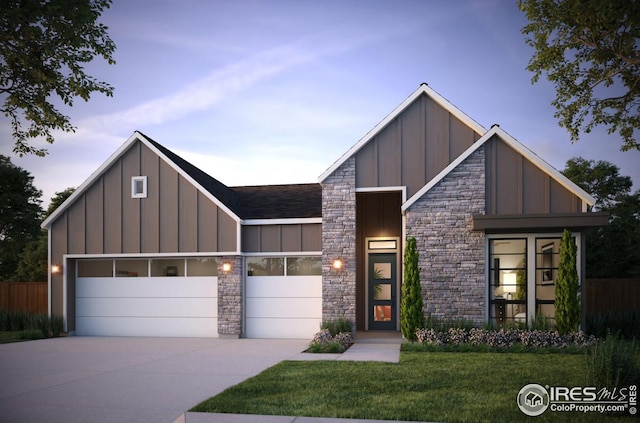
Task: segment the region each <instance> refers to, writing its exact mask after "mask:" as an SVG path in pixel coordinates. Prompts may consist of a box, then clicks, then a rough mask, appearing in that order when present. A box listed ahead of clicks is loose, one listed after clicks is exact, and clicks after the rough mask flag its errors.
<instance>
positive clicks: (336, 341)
mask: <svg viewBox="0 0 640 423" xmlns="http://www.w3.org/2000/svg"><path fill="white" fill-rule="evenodd" d="M352 341H353V338H352V336H351V332H350V331H349V332H340V333H337V334H336V335H335V336H333V335H331V332H330V331H329V329H322V330H320V332H318V333H316V334H315V335H314V336H313V339H312V340H311V342H310V343H309V349H308V351H309V352H312V353H341V352H344V351H346V350H347V348H349V345H351V342H352Z"/></svg>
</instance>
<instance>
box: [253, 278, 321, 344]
mask: <svg viewBox="0 0 640 423" xmlns="http://www.w3.org/2000/svg"><path fill="white" fill-rule="evenodd" d="M246 286H247V297H246V298H247V304H246V313H247V320H246V336H247V337H248V338H294V339H311V338H312V337H313V335H314V334H315V333H316V332H318V330H320V323H321V321H322V276H248V277H247V285H246Z"/></svg>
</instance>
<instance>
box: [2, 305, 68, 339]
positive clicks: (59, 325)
mask: <svg viewBox="0 0 640 423" xmlns="http://www.w3.org/2000/svg"><path fill="white" fill-rule="evenodd" d="M63 327H64V326H63V319H62V317H60V316H51V317H49V316H48V315H46V314H43V313H39V314H29V313H27V312H25V311H16V310H2V309H0V330H2V331H27V332H31V331H34V330H35V331H40V332H41V333H42V336H43V337H45V338H51V337H55V336H58V335H60V333H61V332H62V330H63ZM24 339H35V338H24Z"/></svg>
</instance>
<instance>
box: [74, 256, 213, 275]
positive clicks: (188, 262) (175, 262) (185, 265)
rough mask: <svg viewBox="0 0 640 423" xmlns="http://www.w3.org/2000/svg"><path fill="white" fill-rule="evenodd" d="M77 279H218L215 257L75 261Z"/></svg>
mask: <svg viewBox="0 0 640 423" xmlns="http://www.w3.org/2000/svg"><path fill="white" fill-rule="evenodd" d="M77 264H78V277H79V278H112V277H114V268H115V277H118V278H132V277H133V278H140V277H148V276H152V277H172V276H181V277H184V276H187V277H197V276H218V261H217V259H216V258H215V257H198V258H186V259H185V258H177V257H176V258H158V259H155V258H153V259H146V258H144V259H129V258H127V259H79V260H77Z"/></svg>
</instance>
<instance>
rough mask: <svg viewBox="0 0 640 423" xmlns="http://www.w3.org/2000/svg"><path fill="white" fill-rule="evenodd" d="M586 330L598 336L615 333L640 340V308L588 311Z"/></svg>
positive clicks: (622, 336) (624, 337) (625, 337)
mask: <svg viewBox="0 0 640 423" xmlns="http://www.w3.org/2000/svg"><path fill="white" fill-rule="evenodd" d="M585 321H586V331H587V333H589V334H591V335H595V336H596V337H597V338H606V337H607V335H609V334H613V335H617V336H620V337H621V338H623V339H629V340H631V339H638V340H640V310H624V311H609V312H607V313H587V315H586V316H585Z"/></svg>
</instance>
